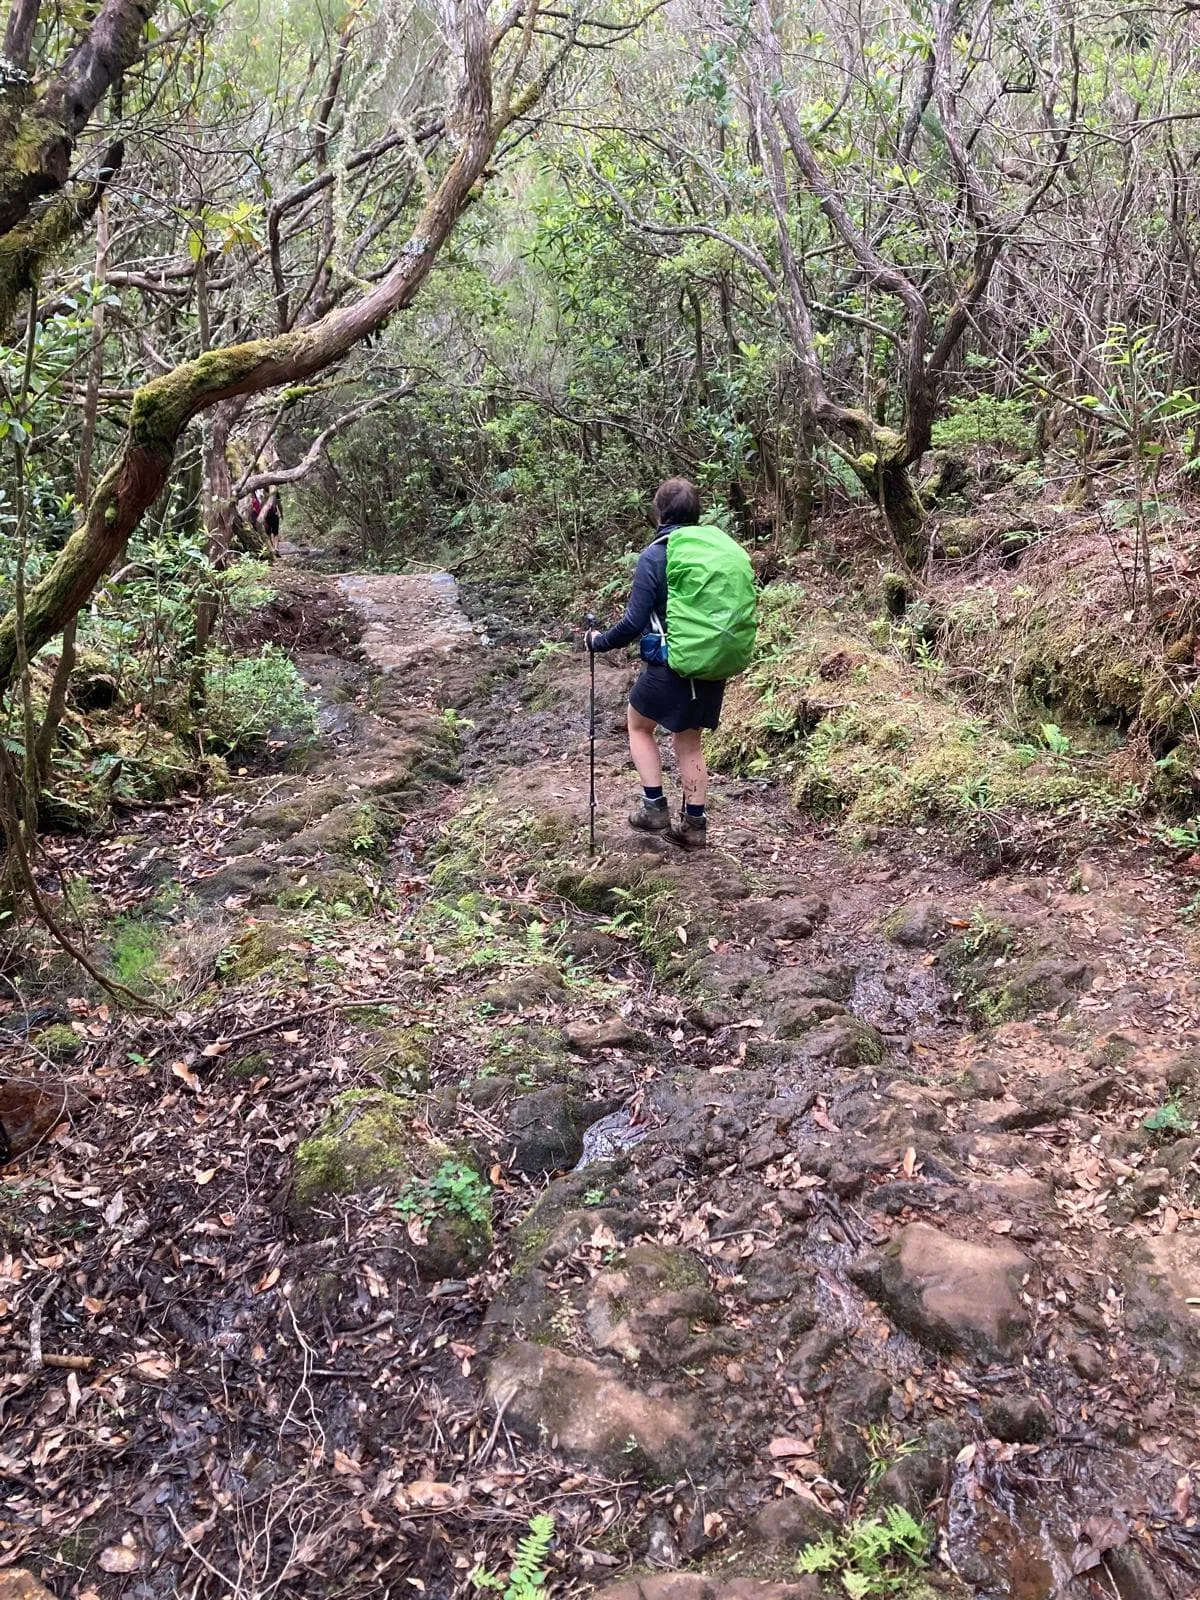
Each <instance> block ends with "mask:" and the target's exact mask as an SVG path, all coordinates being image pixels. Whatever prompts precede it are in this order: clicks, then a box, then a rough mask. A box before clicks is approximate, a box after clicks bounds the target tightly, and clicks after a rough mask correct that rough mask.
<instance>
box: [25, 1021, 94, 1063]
mask: <svg viewBox="0 0 1200 1600" xmlns="http://www.w3.org/2000/svg"><path fill="white" fill-rule="evenodd" d="M30 1042H31V1043H32V1045H33V1048H34V1049H35V1050H38V1051H40V1052H41V1053H42V1055H44V1056H48V1057H49V1058H50V1060H51V1061H73V1060H74V1059H75V1057H76V1056H79V1055H82V1054H83V1052H84V1050H86V1048H87V1041H86V1039H81V1038H80V1036H79V1035H78V1034H77V1033H76V1032H75V1030H74V1028H72V1027H71V1026H70V1025H69V1024H68V1023H66V1022H54V1023H51V1025H50V1026H49V1027H48V1028H42V1029H41V1030H40V1032H38V1033H35V1034H34V1036H33V1038H32V1040H31V1041H30Z"/></svg>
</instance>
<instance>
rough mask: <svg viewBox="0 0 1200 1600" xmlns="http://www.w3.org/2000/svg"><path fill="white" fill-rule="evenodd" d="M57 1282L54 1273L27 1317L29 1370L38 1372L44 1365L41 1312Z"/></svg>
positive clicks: (57, 1277) (57, 1279)
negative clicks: (31, 1312)
mask: <svg viewBox="0 0 1200 1600" xmlns="http://www.w3.org/2000/svg"><path fill="white" fill-rule="evenodd" d="M58 1284H59V1275H58V1273H55V1275H54V1278H53V1280H52V1282H51V1283H50V1284H49V1285H48V1286H47V1287H46V1288H45V1289H43V1290H42V1293H41V1294H40V1295H39V1297H38V1299H37V1300H36V1302H35V1303H34V1307H33V1314H32V1315H31V1317H30V1318H29V1370H30V1372H40V1371H41V1370H42V1368H43V1367H44V1366H45V1365H46V1362H45V1359H44V1358H43V1356H42V1313H43V1311H45V1309H46V1305H47V1303H48V1301H49V1299H50V1296H51V1295H52V1294H53V1293H54V1291H55V1290H56V1289H57V1288H58Z"/></svg>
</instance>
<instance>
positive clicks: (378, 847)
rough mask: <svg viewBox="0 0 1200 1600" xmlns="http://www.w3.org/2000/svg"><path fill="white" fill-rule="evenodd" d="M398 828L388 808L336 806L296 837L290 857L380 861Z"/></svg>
mask: <svg viewBox="0 0 1200 1600" xmlns="http://www.w3.org/2000/svg"><path fill="white" fill-rule="evenodd" d="M395 829H396V814H395V813H394V812H393V811H392V810H391V809H390V808H389V807H386V806H378V805H373V804H371V803H370V802H369V801H364V802H363V803H362V804H354V805H341V806H336V807H335V808H334V809H333V810H332V811H328V812H326V814H325V815H324V816H323V817H322V818H321V819H320V820H319V821H318V822H315V823H313V824H312V825H311V826H309V827H305V828H303V829H302V830H301V831H300V832H299V833H298V834H296V835H295V836H294V837H293V838H292V840H291V843H290V844H289V846H288V854H289V855H292V856H307V857H309V858H316V857H317V856H321V855H331V856H340V857H341V858H342V859H343V860H345V861H377V860H379V859H380V858H381V857H382V856H383V854H384V852H385V851H386V849H387V846H388V842H389V841H390V839H391V837H392V835H393V833H394V832H395Z"/></svg>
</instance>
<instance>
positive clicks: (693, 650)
mask: <svg viewBox="0 0 1200 1600" xmlns="http://www.w3.org/2000/svg"><path fill="white" fill-rule="evenodd" d="M757 604H758V600H757V595H756V593H755V588H754V570H753V568H752V567H751V565H750V558H749V556H748V555H747V554H746V552H745V551H744V550H743V549H742V547H741V545H740V544H738V543H737V541H736V540H734V539H731V538H730V537H729V535H728V534H727V533H723V532H722V531H721V529H720V528H675V529H674V530H673V531H672V533H671V536H670V538H669V539H668V540H667V660H668V662H669V663H670V665H671V667H672V668H674V670H675V671H676V672H678V673H679V674H680V676H681V677H684V678H711V679H725V678H732V677H733V676H734V674H735V673H738V672H743V671H744V670H745V669H746V667H748V666H749V664H750V657H751V656H752V655H753V654H754V634H755V620H754V614H755V610H756V608H757Z"/></svg>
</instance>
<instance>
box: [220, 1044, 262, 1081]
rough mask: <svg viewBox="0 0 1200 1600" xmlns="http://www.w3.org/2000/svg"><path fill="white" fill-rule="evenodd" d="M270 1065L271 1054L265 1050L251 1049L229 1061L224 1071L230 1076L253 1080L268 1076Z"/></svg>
mask: <svg viewBox="0 0 1200 1600" xmlns="http://www.w3.org/2000/svg"><path fill="white" fill-rule="evenodd" d="M271 1066H272V1060H271V1056H270V1054H269V1053H268V1052H267V1051H266V1050H251V1051H250V1053H249V1054H248V1055H244V1056H239V1057H238V1059H237V1060H236V1061H231V1062H230V1063H229V1065H228V1066H227V1067H226V1068H225V1071H226V1074H227V1076H229V1077H230V1078H236V1079H239V1080H242V1081H246V1080H250V1081H253V1079H255V1078H262V1077H266V1076H269V1074H270V1071H271Z"/></svg>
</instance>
